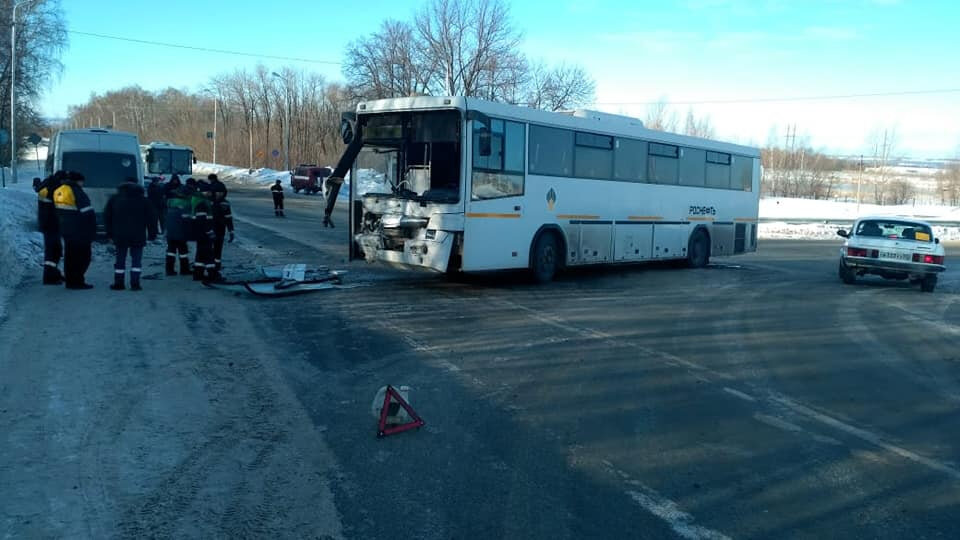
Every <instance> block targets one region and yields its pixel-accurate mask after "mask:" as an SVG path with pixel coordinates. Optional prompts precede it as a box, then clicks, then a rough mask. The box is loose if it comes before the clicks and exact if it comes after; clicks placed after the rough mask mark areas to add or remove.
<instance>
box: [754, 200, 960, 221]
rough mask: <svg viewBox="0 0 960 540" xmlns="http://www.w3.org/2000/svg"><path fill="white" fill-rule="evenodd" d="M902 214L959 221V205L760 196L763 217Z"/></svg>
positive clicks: (846, 217) (849, 217)
mask: <svg viewBox="0 0 960 540" xmlns="http://www.w3.org/2000/svg"><path fill="white" fill-rule="evenodd" d="M870 215H899V216H911V217H915V218H919V219H931V220H946V221H954V220H956V221H960V208H957V207H955V206H940V205H935V206H914V205H901V206H880V205H877V204H861V205H860V209H859V212H858V211H857V203H855V202H839V201H815V200H812V199H787V198H782V197H776V198H764V199H760V218H761V219H782V220H784V221H789V220H791V219H830V220H850V221H853V220H854V219H856V218H857V217H858V216H870Z"/></svg>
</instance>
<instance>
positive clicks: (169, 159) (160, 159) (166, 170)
mask: <svg viewBox="0 0 960 540" xmlns="http://www.w3.org/2000/svg"><path fill="white" fill-rule="evenodd" d="M147 172H149V173H150V174H184V175H189V174H192V173H193V152H191V151H190V150H169V149H161V148H151V149H149V150H147Z"/></svg>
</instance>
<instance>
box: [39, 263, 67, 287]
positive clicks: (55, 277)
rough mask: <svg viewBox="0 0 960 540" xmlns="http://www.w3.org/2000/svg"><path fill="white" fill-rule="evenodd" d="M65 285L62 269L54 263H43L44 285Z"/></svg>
mask: <svg viewBox="0 0 960 540" xmlns="http://www.w3.org/2000/svg"><path fill="white" fill-rule="evenodd" d="M61 283H63V276H61V275H60V269H58V268H57V265H56V264H54V263H47V262H45V263H43V284H44V285H60V284H61Z"/></svg>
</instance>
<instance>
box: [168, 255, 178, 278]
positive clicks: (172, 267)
mask: <svg viewBox="0 0 960 540" xmlns="http://www.w3.org/2000/svg"><path fill="white" fill-rule="evenodd" d="M167 275H168V276H175V275H177V254H176V253H171V252H169V251H168V252H167Z"/></svg>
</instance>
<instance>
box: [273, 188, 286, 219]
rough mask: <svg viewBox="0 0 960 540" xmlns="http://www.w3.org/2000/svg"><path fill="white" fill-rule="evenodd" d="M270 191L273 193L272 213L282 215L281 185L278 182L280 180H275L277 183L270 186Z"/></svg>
mask: <svg viewBox="0 0 960 540" xmlns="http://www.w3.org/2000/svg"><path fill="white" fill-rule="evenodd" d="M270 192H271V194H272V195H273V215H275V216H277V217H284V215H283V185H281V184H280V180H277V183H276V184H274V185H272V186H270Z"/></svg>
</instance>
